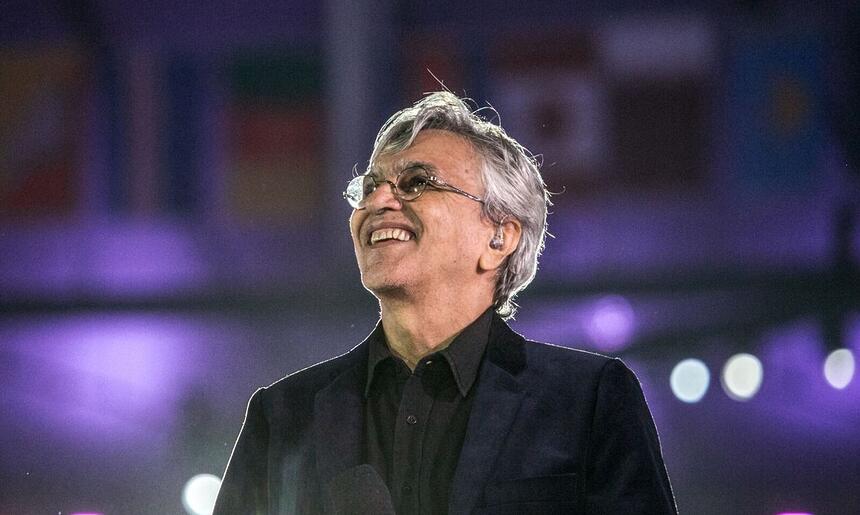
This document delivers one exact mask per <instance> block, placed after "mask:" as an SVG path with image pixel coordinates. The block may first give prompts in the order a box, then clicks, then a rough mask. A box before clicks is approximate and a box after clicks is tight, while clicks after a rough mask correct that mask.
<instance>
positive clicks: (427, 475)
mask: <svg viewBox="0 0 860 515" xmlns="http://www.w3.org/2000/svg"><path fill="white" fill-rule="evenodd" d="M491 320H492V309H488V310H487V311H486V312H484V314H483V315H481V316H480V317H478V319H477V320H475V321H474V322H472V324H471V325H469V326H468V327H466V328H465V329H464V330H463V331H462V332H461V333H460V334H459V335H458V336H457V337H456V338H454V340H453V341H452V342H451V344H450V345H448V347H446V348H445V349H443V350H441V351H439V352H435V353H433V354H431V355H429V356H426V357H424V358H422V359H421V361H419V362H418V364H417V365H416V366H415V370H414V372H413V371H410V370H409V367H407V366H406V364H405V363H404V362H403V361H402V360H401V359H400V358H398V357H396V356H394V355H393V354H392V353H391V351H390V350H389V348H388V345H387V344H386V342H385V335H384V333H383V332H382V326H381V325H380V327H379V328H378V330H377V331H375V332H374V333H373V335H372V336H371V338H370V349H369V355H368V360H367V385H366V387H365V396H366V398H367V404H366V410H367V411H366V424H367V427H366V433H365V434H366V442H365V444H366V447H365V450H366V453H367V456H366V457H367V462H368V463H369V464H371V465H373V467H374V468H376V470H377V472H379V475H380V476H381V477H382V479H383V480H384V481H385V483H386V484H387V485H388V489H389V491H390V492H391V499H392V502H393V503H394V507H395V509H396V510H397V513H398V514H401V515H405V514H434V515H435V514H438V513H447V512H448V497H449V494H450V491H451V481H452V480H453V478H454V471H455V470H456V468H457V460H458V458H459V457H460V449H461V447H462V446H463V439H464V437H465V435H466V425H467V423H468V421H469V413H470V412H471V409H472V401H473V399H474V392H475V388H473V386H474V384H475V380H476V379H477V377H478V369H479V367H480V364H481V358H482V357H483V355H484V349H485V348H486V347H487V339H488V337H489V331H490V322H491Z"/></svg>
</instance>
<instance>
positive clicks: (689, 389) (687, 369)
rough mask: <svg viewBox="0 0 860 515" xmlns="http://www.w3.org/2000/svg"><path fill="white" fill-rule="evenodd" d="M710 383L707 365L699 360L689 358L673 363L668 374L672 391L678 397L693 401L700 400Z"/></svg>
mask: <svg viewBox="0 0 860 515" xmlns="http://www.w3.org/2000/svg"><path fill="white" fill-rule="evenodd" d="M710 383H711V373H710V371H709V370H708V366H707V365H705V364H704V363H703V362H702V361H701V360H698V359H694V358H690V359H685V360H683V361H681V362H680V363H678V364H677V365H675V368H673V369H672V374H671V375H670V376H669V384H670V385H671V387H672V393H674V394H675V397H677V398H678V399H680V400H682V401H684V402H688V403H694V402H699V401H700V400H702V397H704V396H705V393H707V391H708V386H710Z"/></svg>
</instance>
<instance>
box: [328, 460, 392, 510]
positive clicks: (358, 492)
mask: <svg viewBox="0 0 860 515" xmlns="http://www.w3.org/2000/svg"><path fill="white" fill-rule="evenodd" d="M328 492H329V496H330V497H331V500H332V505H333V506H334V513H337V514H338V515H371V514H373V515H394V513H395V512H394V503H392V502H391V492H389V491H388V487H387V486H385V482H384V481H383V480H382V478H381V477H379V474H378V473H377V472H376V469H375V468H373V466H371V465H368V464H367V463H365V464H363V465H359V466H357V467H352V468H349V469H346V470H344V471H343V472H341V473H340V474H338V475H336V476H335V477H334V479H332V480H331V481H330V482H329V484H328Z"/></svg>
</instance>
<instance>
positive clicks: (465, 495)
mask: <svg viewBox="0 0 860 515" xmlns="http://www.w3.org/2000/svg"><path fill="white" fill-rule="evenodd" d="M523 345H524V340H523V338H522V337H521V336H520V335H518V334H516V333H515V332H513V331H512V330H511V329H510V328H509V327H508V326H507V324H505V323H504V321H502V320H501V319H500V318H498V317H496V316H494V319H493V324H492V326H491V328H490V341H489V342H488V344H487V355H486V357H485V359H484V363H483V365H482V367H481V373H480V376H479V379H478V383H477V385H476V387H477V391H476V392H475V401H474V404H473V405H472V413H471V415H470V416H469V424H468V427H467V429H466V437H465V440H464V441H463V448H462V450H461V451H460V459H459V462H458V464H457V470H456V471H455V473H454V481H453V484H452V488H451V498H450V500H449V503H448V508H449V512H450V513H451V514H461V513H463V514H465V513H471V512H472V511H473V510H474V509H475V506H476V505H477V503H478V502H479V501H480V498H481V495H482V493H483V491H484V487H485V486H486V484H487V482H488V481H489V479H490V475H491V473H492V472H493V470H494V463H495V461H496V457H497V456H498V454H499V451H500V450H501V448H502V445H503V444H504V442H505V438H506V437H507V435H508V431H509V429H510V427H511V424H512V423H513V421H514V419H515V418H516V415H517V411H518V410H519V407H520V403H521V401H522V398H523V395H524V391H523V390H522V387H521V385H520V383H519V381H518V379H517V375H518V374H519V372H520V371H522V369H523V368H524V367H525V354H524V349H523V347H522V346H523Z"/></svg>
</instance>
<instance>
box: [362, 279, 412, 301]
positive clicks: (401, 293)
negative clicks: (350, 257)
mask: <svg viewBox="0 0 860 515" xmlns="http://www.w3.org/2000/svg"><path fill="white" fill-rule="evenodd" d="M362 284H363V285H364V288H365V289H366V290H367V291H369V292H370V293H372V294H373V296H374V297H376V298H377V299H382V298H387V299H391V298H403V297H405V296H406V291H407V288H406V284H404V283H403V282H400V281H392V280H377V281H373V280H362Z"/></svg>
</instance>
